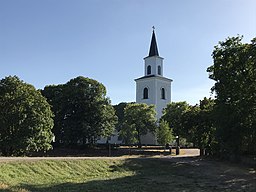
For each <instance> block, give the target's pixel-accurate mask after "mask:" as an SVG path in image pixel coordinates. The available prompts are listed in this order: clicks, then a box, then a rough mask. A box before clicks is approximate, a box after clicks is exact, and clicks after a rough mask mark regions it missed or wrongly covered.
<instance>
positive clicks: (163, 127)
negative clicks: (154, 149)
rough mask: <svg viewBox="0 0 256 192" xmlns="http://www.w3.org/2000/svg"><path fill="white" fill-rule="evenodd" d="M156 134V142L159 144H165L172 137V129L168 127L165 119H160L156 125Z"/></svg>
mask: <svg viewBox="0 0 256 192" xmlns="http://www.w3.org/2000/svg"><path fill="white" fill-rule="evenodd" d="M156 136H157V142H158V143H159V144H160V145H165V144H167V143H170V142H171V141H172V140H173V139H174V136H173V134H172V129H170V127H169V124H168V122H167V121H165V120H160V123H159V125H158V127H157V131H156Z"/></svg>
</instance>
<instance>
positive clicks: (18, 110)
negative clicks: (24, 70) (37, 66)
mask: <svg viewBox="0 0 256 192" xmlns="http://www.w3.org/2000/svg"><path fill="white" fill-rule="evenodd" d="M52 117H53V113H52V111H51V108H50V105H49V104H48V103H47V101H46V99H45V98H44V97H43V96H42V95H41V93H40V92H39V91H37V90H36V89H35V88H34V87H33V86H32V85H29V84H27V83H24V82H23V81H21V80H20V79H19V78H18V77H17V76H9V77H6V78H4V79H2V80H1V81H0V153H2V154H3V155H23V154H26V153H28V152H32V151H39V150H45V151H46V150H49V149H51V142H52V139H53V134H52V132H51V129H52V127H53V119H52Z"/></svg>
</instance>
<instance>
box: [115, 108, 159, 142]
mask: <svg viewBox="0 0 256 192" xmlns="http://www.w3.org/2000/svg"><path fill="white" fill-rule="evenodd" d="M156 121H157V119H156V111H155V108H154V106H153V105H147V104H145V103H141V104H139V103H133V104H128V105H127V106H126V107H125V109H124V122H123V125H122V129H121V132H120V134H121V136H122V138H124V142H125V143H126V144H132V143H135V142H138V144H139V146H141V136H142V135H146V134H147V133H148V132H151V133H154V132H155V130H156Z"/></svg>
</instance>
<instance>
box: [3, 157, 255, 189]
mask: <svg viewBox="0 0 256 192" xmlns="http://www.w3.org/2000/svg"><path fill="white" fill-rule="evenodd" d="M255 189H256V175H255V170H254V169H252V168H251V169H250V168H246V167H238V166H237V165H230V164H226V163H223V162H216V161H209V160H202V159H200V158H180V159H179V158H172V159H167V158H145V159H143V158H132V159H95V160H38V161H12V162H0V191H8V192H12V191H13V192H14V191H15V192H27V191H47V192H48V191H49V192H51V191H52V192H53V191H54V192H56V191H90V192H99V191H108V192H111V191H112V192H113V191H120V192H126V191H127V192H128V191H129V192H135V191H138V192H139V191H140V192H141V191H142V192H143V191H150V192H154V191H184V192H186V191H255Z"/></svg>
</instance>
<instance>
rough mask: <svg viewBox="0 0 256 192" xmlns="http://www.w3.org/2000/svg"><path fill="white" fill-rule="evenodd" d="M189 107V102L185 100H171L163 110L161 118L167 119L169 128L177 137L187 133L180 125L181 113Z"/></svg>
mask: <svg viewBox="0 0 256 192" xmlns="http://www.w3.org/2000/svg"><path fill="white" fill-rule="evenodd" d="M188 108H189V104H188V103H187V102H185V101H183V102H171V103H169V104H168V105H167V107H166V108H165V109H164V111H163V116H162V118H161V119H163V120H165V121H167V122H168V123H169V126H170V128H171V129H173V134H174V135H178V136H179V137H185V136H186V135H187V134H186V132H185V130H184V129H183V125H182V119H181V117H182V115H183V113H185V112H186V111H187V110H188Z"/></svg>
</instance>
